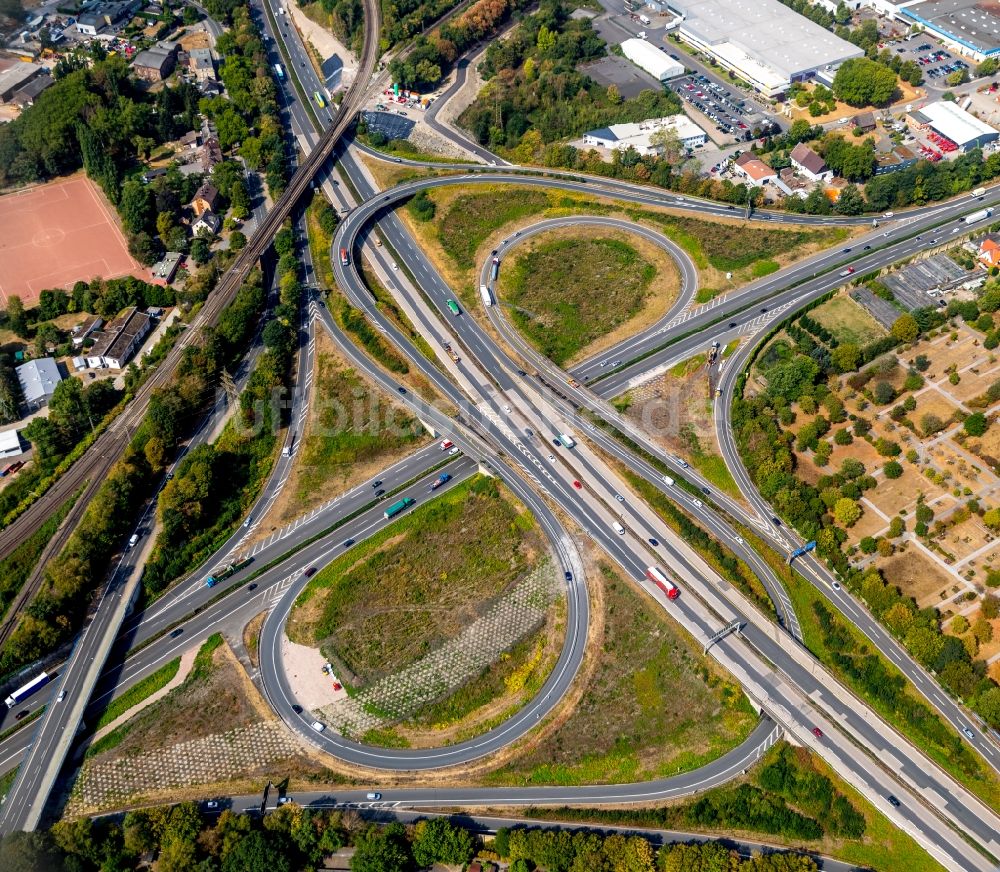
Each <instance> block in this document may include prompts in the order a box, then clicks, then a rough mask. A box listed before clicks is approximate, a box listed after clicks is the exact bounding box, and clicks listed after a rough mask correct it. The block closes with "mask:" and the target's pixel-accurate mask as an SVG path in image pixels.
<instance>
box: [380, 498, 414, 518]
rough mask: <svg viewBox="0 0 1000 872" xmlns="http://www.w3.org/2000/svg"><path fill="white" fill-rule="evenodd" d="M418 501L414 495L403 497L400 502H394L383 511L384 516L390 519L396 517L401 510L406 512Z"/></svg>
mask: <svg viewBox="0 0 1000 872" xmlns="http://www.w3.org/2000/svg"><path fill="white" fill-rule="evenodd" d="M415 502H416V500H415V499H413V498H412V497H403V499H401V500H400V501H399V502H398V503H393V504H392V505H391V506H389V508H387V509H386V510H385V512H383V516H384V517H385V519H386V520H387V521H388V520H389V518H395V517H396V515H398V514H399V513H400V512H405V511H406V510H407V509H408V508H409V507H410V506H412V505H413V504H414V503H415Z"/></svg>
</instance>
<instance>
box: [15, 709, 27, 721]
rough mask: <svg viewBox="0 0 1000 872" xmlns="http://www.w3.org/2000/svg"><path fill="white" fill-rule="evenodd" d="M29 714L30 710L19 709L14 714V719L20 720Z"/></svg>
mask: <svg viewBox="0 0 1000 872" xmlns="http://www.w3.org/2000/svg"><path fill="white" fill-rule="evenodd" d="M29 714H30V712H29V711H28V709H21V711H19V712H18V713H17V714H16V715H14V720H15V721H19V720H21V718H26V717H27V716H28V715H29Z"/></svg>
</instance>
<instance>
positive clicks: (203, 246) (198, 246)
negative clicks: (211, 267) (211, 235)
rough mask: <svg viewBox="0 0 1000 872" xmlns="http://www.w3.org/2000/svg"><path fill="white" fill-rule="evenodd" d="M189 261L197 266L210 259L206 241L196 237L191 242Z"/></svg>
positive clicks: (210, 254)
mask: <svg viewBox="0 0 1000 872" xmlns="http://www.w3.org/2000/svg"><path fill="white" fill-rule="evenodd" d="M191 259H192V260H193V261H194V262H195V263H196V264H198V265H199V266H201V265H202V264H206V263H208V262H209V261H210V260H211V259H212V249H211V247H210V246H209V244H208V240H207V239H202V238H201V237H200V236H198V237H196V238H194V239H192V240H191Z"/></svg>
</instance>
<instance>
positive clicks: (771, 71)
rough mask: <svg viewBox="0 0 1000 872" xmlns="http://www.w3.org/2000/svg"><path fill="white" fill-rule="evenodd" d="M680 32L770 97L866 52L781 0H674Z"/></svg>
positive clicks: (827, 73) (827, 76)
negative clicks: (795, 83) (678, 17)
mask: <svg viewBox="0 0 1000 872" xmlns="http://www.w3.org/2000/svg"><path fill="white" fill-rule="evenodd" d="M671 8H672V9H674V10H676V11H677V12H679V13H680V14H681V16H682V17H683V20H682V21H681V24H680V27H679V29H678V36H680V38H681V39H682V40H684V41H685V42H687V43H688V44H690V45H691V46H693V47H694V48H696V49H697V50H698V51H702V52H705V54H708V55H710V56H711V57H713V58H714V59H715V60H716V61H717V62H718V63H719V64H720V65H721V66H723V67H725V68H726V69H727V70H731V71H732V72H733V73H734V74H735V75H737V76H739V77H740V78H741V79H744V80H745V81H747V82H749V83H750V84H751V85H752V86H753V87H754V88H756V89H757V90H758V91H760V92H761V93H762V94H764V95H766V96H768V97H776V96H778V95H780V94H783V93H784V92H785V91H786V90H787V89H788V86H789V85H790V84H791V83H792V82H801V81H805V80H807V79H812V78H815V77H821V78H823V79H825V80H830V79H832V77H833V72H834V71H835V70H836V68H837V67H838V66H840V64H842V63H843V62H844V61H846V60H848V59H849V58H859V57H862V56H864V52H863V51H862V50H861V49H860V48H858V47H857V46H856V45H852V44H851V43H849V42H847V41H846V40H843V39H840V37H838V36H834V35H833V34H832V33H830V31H828V30H826V29H825V28H823V27H820V26H819V25H818V24H814V23H813V22H812V21H810V20H809V19H808V18H806V17H805V16H802V15H799V13H797V12H795V11H794V10H793V9H790V8H789V7H788V6H785V5H784V4H783V3H781V2H779V0H673V2H671Z"/></svg>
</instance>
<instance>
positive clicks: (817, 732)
mask: <svg viewBox="0 0 1000 872" xmlns="http://www.w3.org/2000/svg"><path fill="white" fill-rule="evenodd" d="M813 735H814V736H815V737H816V738H817V739H822V738H823V731H822V730H821V729H820V728H819V727H813Z"/></svg>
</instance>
